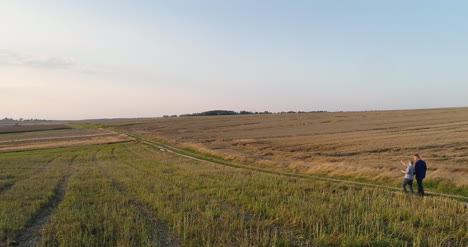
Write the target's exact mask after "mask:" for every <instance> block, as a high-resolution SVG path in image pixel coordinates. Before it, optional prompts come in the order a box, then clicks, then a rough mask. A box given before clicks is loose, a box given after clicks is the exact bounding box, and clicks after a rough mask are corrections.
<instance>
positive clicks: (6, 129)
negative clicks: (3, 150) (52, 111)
mask: <svg viewBox="0 0 468 247" xmlns="http://www.w3.org/2000/svg"><path fill="white" fill-rule="evenodd" d="M59 129H71V127H69V126H66V125H62V124H18V125H16V124H10V125H6V124H3V125H0V134H8V133H21V132H32V131H45V130H59Z"/></svg>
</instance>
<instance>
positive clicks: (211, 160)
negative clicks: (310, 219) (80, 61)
mask: <svg viewBox="0 0 468 247" xmlns="http://www.w3.org/2000/svg"><path fill="white" fill-rule="evenodd" d="M111 131H115V132H117V133H121V134H125V135H127V136H129V137H133V138H135V140H136V141H137V142H140V143H143V144H145V145H148V146H152V147H153V148H157V149H158V150H159V151H163V152H168V153H171V154H174V155H177V156H180V157H185V158H188V159H192V160H197V161H201V162H205V163H210V164H215V165H221V166H226V167H232V168H238V169H244V170H250V171H255V172H261V173H266V174H273V175H281V176H286V177H296V178H304V179H315V180H321V181H329V182H335V183H345V184H353V185H359V186H366V187H374V188H382V189H387V190H393V191H400V190H401V188H397V187H391V186H385V185H379V184H372V183H366V182H358V181H351V180H345V179H339V178H329V177H321V176H316V175H308V174H298V173H290V172H280V171H272V170H268V169H262V168H257V167H249V166H246V165H242V164H238V163H232V162H226V161H222V160H216V159H214V158H211V157H203V155H202V154H197V155H199V156H202V157H201V158H200V157H196V156H194V155H193V154H187V152H186V151H184V150H182V149H179V148H177V147H172V146H170V145H168V144H162V143H156V142H154V141H150V140H148V139H146V138H144V137H142V136H139V135H136V134H132V133H128V132H125V131H121V130H115V129H111ZM182 152H183V153H182ZM426 194H427V195H432V196H440V197H448V198H452V199H461V200H464V201H468V197H466V196H462V195H454V194H445V193H437V192H431V191H426ZM464 204H465V206H468V203H467V202H464Z"/></svg>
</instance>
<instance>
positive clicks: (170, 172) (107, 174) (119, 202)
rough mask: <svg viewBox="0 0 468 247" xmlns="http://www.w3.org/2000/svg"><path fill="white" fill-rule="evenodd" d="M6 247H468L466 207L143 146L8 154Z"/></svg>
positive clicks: (0, 241)
mask: <svg viewBox="0 0 468 247" xmlns="http://www.w3.org/2000/svg"><path fill="white" fill-rule="evenodd" d="M0 172H1V173H0V174H6V172H8V173H9V174H11V175H9V176H8V178H4V177H3V176H2V177H1V179H2V180H4V179H8V180H9V184H10V185H9V186H8V187H5V188H4V189H3V190H1V192H0V246H466V245H467V244H468V220H467V217H468V214H467V209H466V207H465V206H464V205H463V204H462V203H460V202H458V201H455V200H452V199H447V198H440V197H426V198H419V197H414V196H408V195H405V194H403V193H396V192H393V191H388V190H385V189H379V188H367V187H363V186H355V185H344V184H339V183H333V182H326V181H316V180H311V179H302V178H294V177H284V176H277V175H274V174H265V173H259V172H255V171H249V170H245V169H235V168H230V167H226V166H220V165H216V164H211V163H207V162H202V161H196V160H191V159H187V158H184V157H178V156H175V155H173V154H171V153H168V152H161V151H160V150H159V149H153V148H152V147H151V146H148V145H144V144H141V143H138V142H127V143H117V144H102V145H86V146H75V147H66V148H52V149H41V150H32V151H25V152H10V153H1V154H0Z"/></svg>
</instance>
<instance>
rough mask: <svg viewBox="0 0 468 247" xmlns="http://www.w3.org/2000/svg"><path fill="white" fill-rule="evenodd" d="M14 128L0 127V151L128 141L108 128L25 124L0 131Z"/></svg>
mask: <svg viewBox="0 0 468 247" xmlns="http://www.w3.org/2000/svg"><path fill="white" fill-rule="evenodd" d="M15 128H16V127H14V126H5V127H0V153H2V152H13V151H25V150H34V149H47V148H58V147H72V146H81V145H92V144H104V143H118V142H126V141H130V139H129V138H128V137H127V136H124V135H120V134H116V133H114V132H111V131H108V130H103V129H83V128H72V127H70V126H65V125H60V126H55V127H54V126H53V125H49V126H40V125H38V126H35V127H34V126H27V127H24V128H17V131H15V132H9V133H6V132H4V133H1V131H2V129H15ZM20 129H22V131H19V130H20Z"/></svg>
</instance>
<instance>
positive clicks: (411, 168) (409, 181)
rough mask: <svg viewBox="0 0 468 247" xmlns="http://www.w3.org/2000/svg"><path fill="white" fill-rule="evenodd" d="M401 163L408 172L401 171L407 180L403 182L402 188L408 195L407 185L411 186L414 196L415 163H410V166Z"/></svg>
mask: <svg viewBox="0 0 468 247" xmlns="http://www.w3.org/2000/svg"><path fill="white" fill-rule="evenodd" d="M401 163H402V164H403V165H404V166H406V171H403V170H400V171H401V172H402V173H404V174H405V179H404V180H403V183H402V184H401V186H402V187H403V191H404V192H405V193H406V192H407V191H406V185H409V188H410V191H411V194H414V192H413V180H414V161H412V160H411V161H410V162H409V163H408V164H406V163H405V162H403V160H401Z"/></svg>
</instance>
